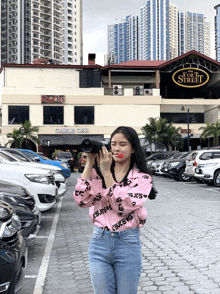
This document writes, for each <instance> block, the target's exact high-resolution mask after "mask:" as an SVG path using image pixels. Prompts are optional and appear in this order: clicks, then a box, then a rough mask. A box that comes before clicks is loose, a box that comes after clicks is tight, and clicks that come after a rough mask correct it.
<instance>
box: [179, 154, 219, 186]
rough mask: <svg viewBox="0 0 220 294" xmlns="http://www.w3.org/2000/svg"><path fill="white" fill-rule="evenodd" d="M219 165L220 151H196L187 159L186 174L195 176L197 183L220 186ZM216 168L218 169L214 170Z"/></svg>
mask: <svg viewBox="0 0 220 294" xmlns="http://www.w3.org/2000/svg"><path fill="white" fill-rule="evenodd" d="M218 163H220V149H203V150H195V151H193V152H192V153H191V154H190V155H189V157H188V158H187V161H186V170H185V174H187V175H190V176H193V177H194V178H195V180H196V181H200V182H201V181H203V182H205V183H206V184H208V185H209V184H214V185H218V183H217V182H218V176H217V172H218V168H217V165H218ZM214 166H215V167H216V169H215V168H214V170H213V169H212V167H214ZM203 168H206V170H203ZM209 169H210V170H209Z"/></svg>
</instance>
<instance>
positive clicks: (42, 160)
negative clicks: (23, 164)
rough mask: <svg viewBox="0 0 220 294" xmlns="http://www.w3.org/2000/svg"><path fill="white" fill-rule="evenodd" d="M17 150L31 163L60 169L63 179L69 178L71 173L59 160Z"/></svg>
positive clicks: (25, 150)
mask: <svg viewBox="0 0 220 294" xmlns="http://www.w3.org/2000/svg"><path fill="white" fill-rule="evenodd" d="M19 150H20V151H22V153H24V154H25V155H26V156H27V157H29V158H30V159H31V160H32V161H35V162H40V163H45V164H50V165H53V166H58V167H60V168H61V169H62V173H63V175H64V177H65V178H69V177H70V175H71V171H70V169H69V168H68V165H67V164H66V163H62V162H60V161H59V160H52V159H50V158H48V157H46V156H44V155H42V154H39V153H37V152H33V151H32V150H28V149H19Z"/></svg>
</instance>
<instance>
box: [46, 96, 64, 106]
mask: <svg viewBox="0 0 220 294" xmlns="http://www.w3.org/2000/svg"><path fill="white" fill-rule="evenodd" d="M41 103H42V104H49V103H52V104H64V103H65V96H64V95H41Z"/></svg>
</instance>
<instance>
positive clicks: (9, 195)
mask: <svg viewBox="0 0 220 294" xmlns="http://www.w3.org/2000/svg"><path fill="white" fill-rule="evenodd" d="M0 200H3V201H5V202H7V203H8V204H10V205H11V206H12V208H13V209H14V211H15V212H16V214H17V215H18V217H19V218H20V221H21V233H22V235H23V237H24V239H25V240H26V242H29V241H31V240H32V239H33V238H35V237H36V234H37V232H38V231H39V228H40V226H39V224H40V222H41V212H40V211H39V209H38V207H37V206H36V205H35V200H34V198H33V197H32V196H31V195H30V194H29V193H28V192H27V191H26V190H25V189H24V188H23V187H21V186H18V185H14V184H11V183H8V182H6V181H0ZM0 293H1V292H0Z"/></svg>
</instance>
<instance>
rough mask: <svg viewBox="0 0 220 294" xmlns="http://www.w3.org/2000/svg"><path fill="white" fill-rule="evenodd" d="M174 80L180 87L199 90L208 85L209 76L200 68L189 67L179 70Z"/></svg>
mask: <svg viewBox="0 0 220 294" xmlns="http://www.w3.org/2000/svg"><path fill="white" fill-rule="evenodd" d="M172 80H173V81H174V83H176V84H177V85H178V86H180V87H185V88H197V87H201V86H204V85H205V84H206V83H208V81H209V75H208V74H207V72H205V71H204V70H202V69H200V68H193V67H187V68H182V69H179V70H177V71H176V72H175V73H174V74H173V76H172Z"/></svg>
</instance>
